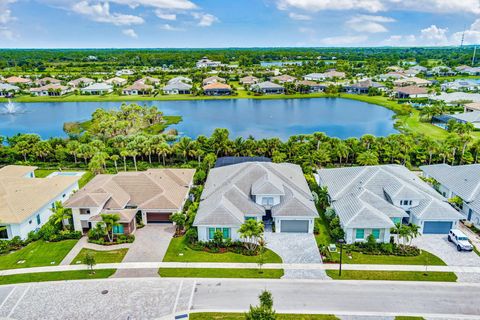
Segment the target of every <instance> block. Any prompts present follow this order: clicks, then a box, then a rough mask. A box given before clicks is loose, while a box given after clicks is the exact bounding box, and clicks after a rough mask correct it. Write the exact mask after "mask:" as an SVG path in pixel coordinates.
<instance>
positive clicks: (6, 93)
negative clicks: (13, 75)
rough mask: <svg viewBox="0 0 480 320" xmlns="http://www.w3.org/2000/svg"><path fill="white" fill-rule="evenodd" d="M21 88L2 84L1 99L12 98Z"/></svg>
mask: <svg viewBox="0 0 480 320" xmlns="http://www.w3.org/2000/svg"><path fill="white" fill-rule="evenodd" d="M19 91H20V88H19V87H17V86H14V85H11V84H8V83H0V97H12V96H13V95H15V93H17V92H19Z"/></svg>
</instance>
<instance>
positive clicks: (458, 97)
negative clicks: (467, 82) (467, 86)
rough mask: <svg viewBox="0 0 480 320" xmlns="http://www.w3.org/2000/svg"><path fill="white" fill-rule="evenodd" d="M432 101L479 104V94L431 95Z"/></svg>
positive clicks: (443, 93) (453, 93)
mask: <svg viewBox="0 0 480 320" xmlns="http://www.w3.org/2000/svg"><path fill="white" fill-rule="evenodd" d="M430 99H432V100H443V101H445V102H447V103H451V102H455V101H472V102H480V93H466V92H451V93H446V92H442V93H441V94H440V95H433V96H432V97H430Z"/></svg>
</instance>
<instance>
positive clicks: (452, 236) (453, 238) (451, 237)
mask: <svg viewBox="0 0 480 320" xmlns="http://www.w3.org/2000/svg"><path fill="white" fill-rule="evenodd" d="M448 241H450V242H453V243H454V244H455V245H456V246H457V250H458V251H462V250H463V251H472V250H473V246H472V244H471V243H470V241H468V237H467V236H466V235H465V234H464V233H463V232H462V231H460V230H458V229H451V230H450V232H449V233H448Z"/></svg>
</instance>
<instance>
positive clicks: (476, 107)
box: [463, 102, 480, 112]
mask: <svg viewBox="0 0 480 320" xmlns="http://www.w3.org/2000/svg"><path fill="white" fill-rule="evenodd" d="M463 111H464V112H473V111H480V102H471V103H467V104H465V106H464V109H463Z"/></svg>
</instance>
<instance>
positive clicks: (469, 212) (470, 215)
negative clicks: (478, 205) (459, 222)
mask: <svg viewBox="0 0 480 320" xmlns="http://www.w3.org/2000/svg"><path fill="white" fill-rule="evenodd" d="M472 213H473V210H472V209H468V217H467V220H468V221H472Z"/></svg>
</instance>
